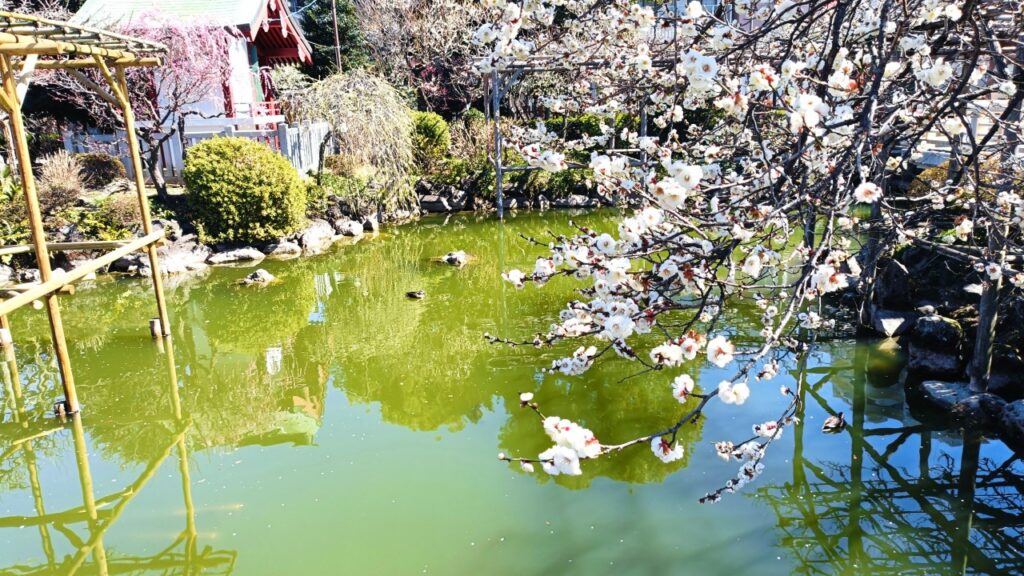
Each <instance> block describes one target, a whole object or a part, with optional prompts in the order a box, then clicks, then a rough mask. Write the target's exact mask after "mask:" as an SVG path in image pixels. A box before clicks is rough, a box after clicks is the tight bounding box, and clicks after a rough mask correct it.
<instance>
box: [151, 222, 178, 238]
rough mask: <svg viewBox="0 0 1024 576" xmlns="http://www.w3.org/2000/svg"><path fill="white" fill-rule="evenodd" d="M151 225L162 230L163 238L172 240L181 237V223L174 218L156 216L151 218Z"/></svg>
mask: <svg viewBox="0 0 1024 576" xmlns="http://www.w3.org/2000/svg"><path fill="white" fill-rule="evenodd" d="M153 227H154V228H156V229H162V230H163V231H164V238H167V239H168V240H170V241H172V242H174V241H177V240H179V239H181V236H182V233H181V224H178V222H177V221H175V220H168V219H165V218H157V219H155V220H153Z"/></svg>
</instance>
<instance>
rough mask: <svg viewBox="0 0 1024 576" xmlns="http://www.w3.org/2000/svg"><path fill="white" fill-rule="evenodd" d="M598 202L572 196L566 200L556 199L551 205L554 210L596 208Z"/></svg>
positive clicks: (579, 196)
mask: <svg viewBox="0 0 1024 576" xmlns="http://www.w3.org/2000/svg"><path fill="white" fill-rule="evenodd" d="M598 204H599V202H598V201H597V200H596V199H594V198H588V197H586V196H582V195H580V194H572V195H570V196H568V197H566V198H556V199H555V200H554V201H553V202H552V203H551V205H552V206H554V207H555V208H597V207H598Z"/></svg>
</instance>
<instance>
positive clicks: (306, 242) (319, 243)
mask: <svg viewBox="0 0 1024 576" xmlns="http://www.w3.org/2000/svg"><path fill="white" fill-rule="evenodd" d="M299 244H300V245H302V253H303V254H304V255H306V256H313V255H316V254H322V253H324V252H326V251H327V249H328V248H330V247H331V245H333V244H334V227H333V226H331V225H330V224H328V223H327V222H326V221H324V220H313V221H312V222H310V224H309V226H308V227H307V228H306V229H305V230H303V231H302V232H300V233H299Z"/></svg>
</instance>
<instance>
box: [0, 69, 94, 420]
mask: <svg viewBox="0 0 1024 576" xmlns="http://www.w3.org/2000/svg"><path fill="white" fill-rule="evenodd" d="M0 68H2V70H0V72H2V74H3V84H4V90H3V91H4V94H5V96H6V98H5V100H6V102H5V103H6V104H7V105H8V106H6V107H7V108H8V110H7V112H8V114H9V115H10V119H11V122H10V124H11V136H12V139H13V143H14V148H15V152H16V153H17V156H18V170H19V171H20V172H21V185H22V190H23V192H24V194H25V204H26V208H27V210H28V222H29V227H30V228H31V230H32V244H33V246H35V252H36V265H37V266H39V276H40V278H41V279H42V281H43V282H47V281H48V280H50V277H51V276H52V271H51V270H50V253H49V251H48V250H47V248H46V232H45V231H44V230H43V215H42V213H41V212H40V211H39V196H38V194H37V193H36V179H35V176H34V175H33V174H32V160H31V159H30V158H29V154H28V144H27V142H26V134H25V123H24V119H23V118H22V115H21V102H20V101H19V100H18V86H17V83H16V82H15V81H14V72H13V69H12V68H11V59H10V56H7V55H6V54H4V55H0ZM46 311H47V313H48V314H49V316H50V335H51V337H52V339H53V349H54V352H55V354H56V357H57V366H58V368H59V369H60V377H61V378H60V379H61V384H62V385H63V387H64V402H65V407H64V409H65V411H66V412H67V413H68V414H75V413H77V412H78V410H79V406H78V394H77V393H76V392H75V377H74V374H73V373H72V371H71V357H70V356H69V355H68V345H67V342H66V341H65V340H64V322H63V321H62V320H61V316H60V304H59V303H58V302H57V294H56V293H51V294H49V295H47V296H46Z"/></svg>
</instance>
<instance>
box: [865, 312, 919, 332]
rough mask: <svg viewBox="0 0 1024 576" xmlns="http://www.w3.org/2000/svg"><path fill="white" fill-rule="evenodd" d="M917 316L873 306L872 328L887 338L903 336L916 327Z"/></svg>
mask: <svg viewBox="0 0 1024 576" xmlns="http://www.w3.org/2000/svg"><path fill="white" fill-rule="evenodd" d="M916 319H917V314H914V313H912V312H901V311H898V310H886V309H884V308H878V307H876V306H872V310H871V328H872V329H873V330H874V331H875V332H878V333H879V334H882V335H883V336H885V337H887V338H892V337H894V336H902V335H903V334H906V333H907V332H908V331H909V330H910V329H911V328H913V327H914V320H916Z"/></svg>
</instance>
